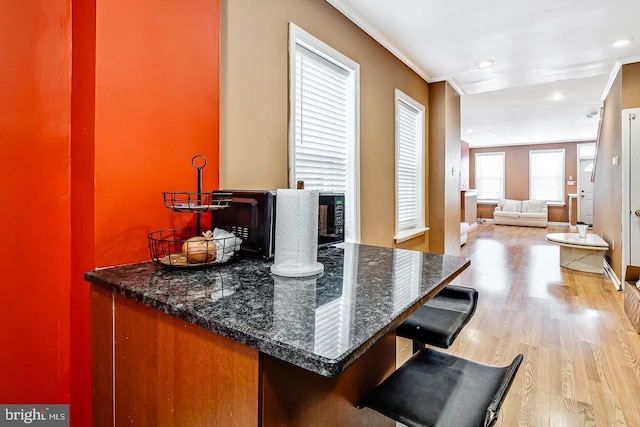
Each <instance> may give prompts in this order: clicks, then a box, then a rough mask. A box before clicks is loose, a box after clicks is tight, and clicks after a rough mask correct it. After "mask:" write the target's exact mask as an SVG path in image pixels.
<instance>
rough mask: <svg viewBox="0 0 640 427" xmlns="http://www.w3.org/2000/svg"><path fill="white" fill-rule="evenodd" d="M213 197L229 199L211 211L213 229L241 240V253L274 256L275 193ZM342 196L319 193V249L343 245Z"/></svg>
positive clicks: (224, 193)
mask: <svg viewBox="0 0 640 427" xmlns="http://www.w3.org/2000/svg"><path fill="white" fill-rule="evenodd" d="M212 194H213V196H214V197H215V198H224V197H226V198H229V199H231V202H230V204H229V207H228V208H225V209H220V210H215V211H212V212H211V225H212V227H218V228H222V229H224V230H227V231H229V232H231V233H234V234H235V235H236V236H238V237H239V238H240V239H242V245H241V247H240V253H241V254H244V255H248V256H254V257H260V258H265V259H268V258H272V257H273V256H274V254H275V247H274V246H275V235H276V234H275V229H276V205H277V197H276V191H275V190H220V191H213V193H212ZM344 207H345V205H344V193H322V192H321V193H320V194H319V198H318V247H320V248H322V247H325V246H329V245H333V244H335V243H341V242H344V221H345V211H344Z"/></svg>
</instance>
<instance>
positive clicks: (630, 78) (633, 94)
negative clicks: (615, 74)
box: [622, 62, 640, 110]
mask: <svg viewBox="0 0 640 427" xmlns="http://www.w3.org/2000/svg"><path fill="white" fill-rule="evenodd" d="M638 107H640V62H636V63H635V64H627V65H623V66H622V109H623V110H624V109H627V108H638Z"/></svg>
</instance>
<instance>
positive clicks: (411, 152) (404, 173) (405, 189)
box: [395, 89, 425, 242]
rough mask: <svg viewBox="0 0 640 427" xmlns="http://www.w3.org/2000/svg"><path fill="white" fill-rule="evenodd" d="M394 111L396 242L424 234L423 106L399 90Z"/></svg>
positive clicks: (396, 93)
mask: <svg viewBox="0 0 640 427" xmlns="http://www.w3.org/2000/svg"><path fill="white" fill-rule="evenodd" d="M395 109H396V235H395V240H396V242H401V241H403V240H406V239H408V238H410V237H413V236H415V235H417V234H419V233H422V232H424V231H425V224H424V115H425V114H424V106H423V105H421V104H420V103H418V102H416V101H415V100H413V99H412V98H411V97H409V96H408V95H406V94H404V93H402V92H401V91H400V90H397V89H396V91H395Z"/></svg>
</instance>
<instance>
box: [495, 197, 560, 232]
mask: <svg viewBox="0 0 640 427" xmlns="http://www.w3.org/2000/svg"><path fill="white" fill-rule="evenodd" d="M548 218H549V207H548V205H547V202H546V201H544V200H512V199H503V200H500V201H499V202H498V206H496V208H495V210H494V211H493V222H494V224H500V225H524V226H529V227H546V226H547V223H548Z"/></svg>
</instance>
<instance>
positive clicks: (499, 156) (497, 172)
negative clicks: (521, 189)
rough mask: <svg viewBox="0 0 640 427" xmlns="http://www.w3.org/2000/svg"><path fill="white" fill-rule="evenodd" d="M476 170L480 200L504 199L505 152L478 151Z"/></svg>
mask: <svg viewBox="0 0 640 427" xmlns="http://www.w3.org/2000/svg"><path fill="white" fill-rule="evenodd" d="M475 170H476V174H475V175H476V176H475V179H476V183H475V185H476V189H477V190H478V200H479V201H480V200H482V201H497V200H500V199H504V152H495V153H476V156H475Z"/></svg>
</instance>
